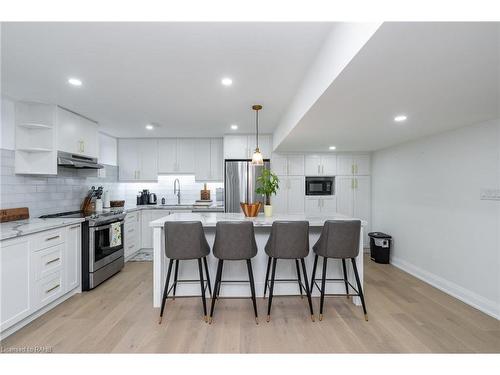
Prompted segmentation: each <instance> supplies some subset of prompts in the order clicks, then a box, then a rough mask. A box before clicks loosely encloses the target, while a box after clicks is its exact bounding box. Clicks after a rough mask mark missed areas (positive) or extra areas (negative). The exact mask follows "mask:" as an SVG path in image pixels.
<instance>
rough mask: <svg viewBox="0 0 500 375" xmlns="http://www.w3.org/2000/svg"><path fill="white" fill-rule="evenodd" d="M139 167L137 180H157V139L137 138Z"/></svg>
mask: <svg viewBox="0 0 500 375" xmlns="http://www.w3.org/2000/svg"><path fill="white" fill-rule="evenodd" d="M138 150H139V153H140V155H139V157H138V158H139V161H140V169H139V176H138V180H141V181H157V180H158V141H157V140H156V139H149V138H148V139H139V140H138Z"/></svg>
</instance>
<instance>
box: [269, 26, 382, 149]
mask: <svg viewBox="0 0 500 375" xmlns="http://www.w3.org/2000/svg"><path fill="white" fill-rule="evenodd" d="M380 26H381V23H369V22H366V23H356V22H345V23H338V24H335V25H334V26H333V27H332V31H331V32H330V34H329V35H328V36H327V38H326V40H325V43H324V44H323V46H322V47H321V50H320V52H319V53H318V56H317V57H316V59H315V60H314V62H313V64H312V65H311V67H310V68H309V70H308V72H307V74H306V76H305V77H304V80H303V81H302V83H301V85H300V86H299V87H298V90H297V93H296V94H295V96H294V98H293V99H292V102H291V103H290V104H289V106H288V108H287V110H286V111H285V113H284V115H283V117H282V118H281V120H280V122H279V124H278V127H277V128H276V130H275V131H274V133H273V150H275V149H276V147H278V145H279V144H280V143H281V142H282V141H283V140H284V139H285V138H286V136H287V135H288V134H289V133H290V132H291V131H292V129H293V128H294V127H295V125H297V123H298V122H299V121H300V119H301V118H302V117H303V116H304V115H305V114H306V113H307V111H309V109H310V108H311V107H312V105H313V104H314V103H315V102H316V101H317V100H318V99H319V97H320V96H321V95H322V94H323V93H324V92H325V90H326V89H327V88H328V87H329V86H330V85H331V84H332V82H333V81H334V80H335V78H337V77H338V75H339V74H340V73H341V72H342V70H343V69H344V68H345V67H346V66H347V64H348V63H349V62H350V61H351V60H352V59H353V57H354V56H355V55H356V54H357V53H358V52H359V50H360V49H361V48H362V47H363V46H364V45H365V44H366V42H367V41H368V40H369V39H370V38H371V37H372V36H373V34H374V33H375V32H376V31H377V29H378V28H379V27H380Z"/></svg>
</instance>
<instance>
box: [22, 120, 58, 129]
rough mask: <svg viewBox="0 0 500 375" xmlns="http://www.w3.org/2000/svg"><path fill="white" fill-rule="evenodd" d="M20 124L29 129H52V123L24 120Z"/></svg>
mask: <svg viewBox="0 0 500 375" xmlns="http://www.w3.org/2000/svg"><path fill="white" fill-rule="evenodd" d="M19 126H21V127H23V128H27V129H52V125H46V124H41V123H36V122H23V123H21V124H19Z"/></svg>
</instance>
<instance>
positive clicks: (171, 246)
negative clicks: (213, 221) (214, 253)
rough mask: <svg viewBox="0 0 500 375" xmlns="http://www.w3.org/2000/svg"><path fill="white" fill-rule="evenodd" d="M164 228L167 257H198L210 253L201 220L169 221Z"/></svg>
mask: <svg viewBox="0 0 500 375" xmlns="http://www.w3.org/2000/svg"><path fill="white" fill-rule="evenodd" d="M164 229H165V255H166V256H167V258H170V259H198V258H203V257H205V256H207V255H208V254H210V246H209V244H208V242H207V239H206V237H205V232H204V231H203V226H202V225H201V221H175V222H168V221H167V222H165V227H164Z"/></svg>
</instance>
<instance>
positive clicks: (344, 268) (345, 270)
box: [342, 259, 349, 299]
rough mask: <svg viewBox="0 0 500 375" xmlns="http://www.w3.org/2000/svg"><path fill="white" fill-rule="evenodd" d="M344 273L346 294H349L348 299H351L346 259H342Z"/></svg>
mask: <svg viewBox="0 0 500 375" xmlns="http://www.w3.org/2000/svg"><path fill="white" fill-rule="evenodd" d="M342 271H343V272H344V284H345V293H346V294H347V296H346V297H347V299H349V284H347V268H346V266H345V259H342Z"/></svg>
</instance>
